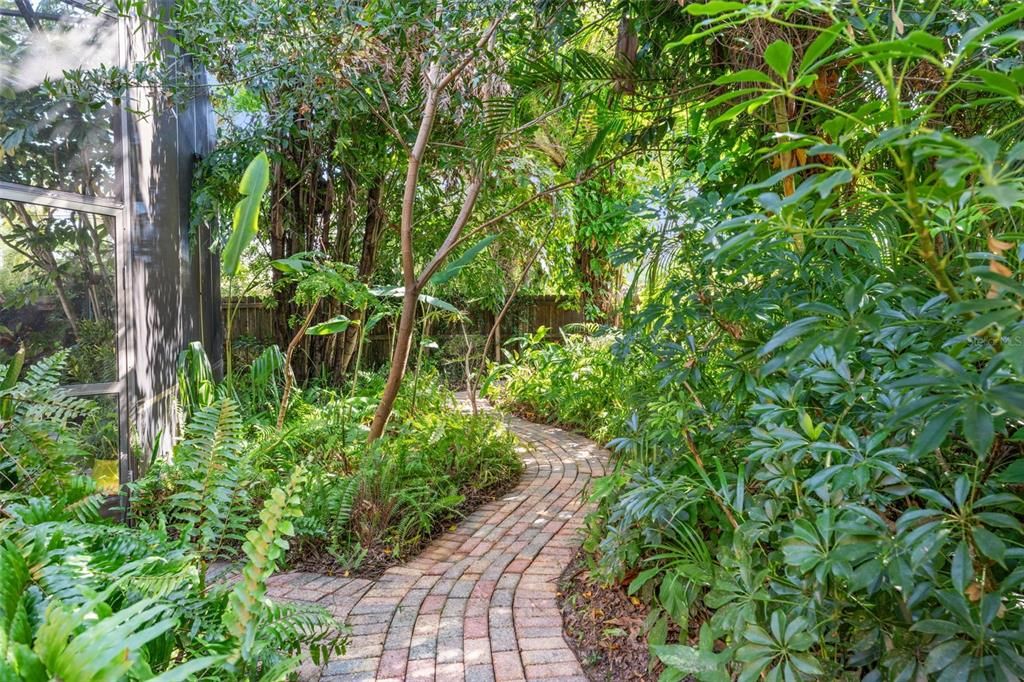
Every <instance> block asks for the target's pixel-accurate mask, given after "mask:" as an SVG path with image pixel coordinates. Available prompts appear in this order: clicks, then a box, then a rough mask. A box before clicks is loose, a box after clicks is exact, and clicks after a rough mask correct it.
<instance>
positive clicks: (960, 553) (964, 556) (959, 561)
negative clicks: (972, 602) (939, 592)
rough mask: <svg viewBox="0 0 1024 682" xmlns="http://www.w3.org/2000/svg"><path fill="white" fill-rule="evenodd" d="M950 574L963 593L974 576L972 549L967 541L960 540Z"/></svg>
mask: <svg viewBox="0 0 1024 682" xmlns="http://www.w3.org/2000/svg"><path fill="white" fill-rule="evenodd" d="M949 575H950V578H952V579H953V587H955V588H956V591H957V592H960V593H961V594H963V592H964V590H966V589H967V585H968V584H970V582H971V580H972V579H973V578H974V565H973V564H972V562H971V554H970V550H969V549H968V547H967V543H966V542H963V541H962V540H961V541H960V544H958V545H957V547H956V551H954V552H953V560H952V562H950V566H949Z"/></svg>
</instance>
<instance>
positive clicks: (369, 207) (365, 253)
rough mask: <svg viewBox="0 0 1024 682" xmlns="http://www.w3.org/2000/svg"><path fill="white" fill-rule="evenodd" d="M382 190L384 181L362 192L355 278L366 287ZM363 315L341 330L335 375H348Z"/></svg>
mask: <svg viewBox="0 0 1024 682" xmlns="http://www.w3.org/2000/svg"><path fill="white" fill-rule="evenodd" d="M383 186H384V179H383V178H381V177H378V178H375V179H374V180H373V182H372V183H371V184H370V187H369V189H368V190H367V192H366V221H365V223H364V225H363V243H362V250H361V253H360V256H359V265H358V267H357V268H356V276H357V277H358V278H359V281H360V282H363V283H364V284H369V283H370V281H371V280H372V279H373V272H374V270H375V269H376V266H377V251H378V246H379V245H380V237H381V234H382V233H383V232H384V225H385V222H386V221H385V219H386V217H387V216H386V215H385V213H384V206H383V204H382V203H381V191H382V189H383ZM365 317H366V316H365V315H364V314H363V313H359V314H358V320H357V321H358V322H359V324H358V325H351V326H350V327H349V328H348V329H346V330H345V333H344V335H343V336H342V337H341V338H342V341H343V345H342V351H341V354H340V358H339V361H338V364H337V369H338V373H339V374H345V373H346V372H348V368H349V365H351V364H352V358H353V357H355V354H356V348H357V347H358V346H359V343H360V333H359V330H360V328H361V327H362V325H363V324H364V323H365V322H366V320H365Z"/></svg>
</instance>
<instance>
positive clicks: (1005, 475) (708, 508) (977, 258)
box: [491, 2, 1024, 680]
mask: <svg viewBox="0 0 1024 682" xmlns="http://www.w3.org/2000/svg"><path fill="white" fill-rule="evenodd" d="M976 9H977V11H978V13H976V14H975V13H968V12H966V11H963V12H961V11H959V10H958V9H957V8H955V7H950V6H948V5H947V4H941V5H940V4H929V6H928V7H921V8H917V7H916V6H915V7H914V8H911V7H909V6H906V7H904V8H903V9H900V8H899V6H896V8H895V9H893V10H892V11H891V12H890V11H889V9H888V8H886V9H885V10H881V9H879V10H874V9H872V10H868V9H866V8H863V7H861V6H860V5H859V4H858V3H825V4H821V3H797V2H786V3H775V4H774V5H773V6H772V7H771V8H766V7H762V6H760V5H753V4H751V5H747V4H744V3H733V2H710V3H707V4H704V5H698V4H690V3H687V5H686V10H687V11H688V12H689V14H690V15H691V16H693V17H694V19H693V23H692V24H691V27H690V31H692V32H690V33H682V34H677V35H678V37H677V44H676V47H675V49H689V50H695V49H697V48H699V47H700V46H706V45H707V44H708V42H709V41H712V42H718V41H722V42H726V41H729V40H733V41H735V40H747V41H749V42H748V48H756V50H757V56H758V59H757V60H754V61H753V62H752V63H750V64H747V65H743V64H738V65H737V68H735V69H734V70H733V71H732V72H727V73H724V74H721V75H720V76H718V77H717V79H716V80H715V81H714V86H715V88H716V89H717V92H714V91H713V94H709V95H708V96H707V97H706V98H704V99H698V100H697V101H696V102H694V103H692V108H691V109H690V111H689V117H690V120H691V121H695V122H696V124H695V125H692V126H691V128H690V135H692V137H691V138H690V139H691V140H692V145H693V146H692V147H691V148H690V149H689V150H688V151H687V152H686V154H685V156H686V164H685V170H680V171H678V172H675V173H673V174H672V175H671V176H670V177H667V178H665V181H664V182H663V183H662V184H661V186H659V187H658V188H657V189H656V190H654V191H652V192H651V193H650V195H649V196H648V197H646V198H644V199H643V200H642V201H639V202H638V203H637V209H636V210H638V211H640V212H642V213H644V214H646V215H647V216H648V217H649V219H650V226H651V227H650V230H649V234H648V235H647V237H646V238H644V239H641V240H637V241H636V243H635V244H634V245H632V246H629V247H626V248H624V249H622V250H620V258H621V262H623V263H624V264H626V263H628V264H631V266H632V268H633V272H634V274H635V286H634V288H632V289H631V291H630V294H631V295H632V296H633V298H632V300H631V301H628V302H627V303H628V304H632V310H631V311H630V312H629V314H628V318H627V319H626V320H625V323H624V327H623V329H622V330H620V331H608V330H604V331H602V330H597V329H595V330H592V331H594V332H595V333H594V334H593V335H589V336H587V335H584V336H574V337H570V338H569V339H567V341H566V342H565V343H564V344H561V345H554V346H551V345H538V344H536V343H534V344H529V345H527V346H526V347H524V348H523V349H522V350H521V351H519V352H518V353H517V354H515V355H514V357H513V363H512V364H510V365H508V366H505V367H502V368H499V370H498V371H497V374H496V375H495V376H494V377H493V379H492V384H491V387H492V388H491V390H492V392H494V393H495V394H496V395H497V396H498V397H499V399H500V400H501V401H503V402H504V403H505V404H509V405H513V406H518V407H519V408H520V409H522V410H525V411H528V412H531V413H534V414H538V415H541V416H543V417H545V418H548V419H552V420H556V421H560V422H563V423H567V424H570V425H573V426H576V427H578V428H582V429H584V430H586V431H589V432H590V433H594V434H596V435H597V436H598V437H601V438H603V439H606V440H610V442H611V445H612V447H613V448H614V449H615V450H616V452H617V453H618V456H617V465H616V469H615V471H614V473H613V474H612V475H610V476H609V477H607V478H605V479H603V480H601V481H600V482H598V483H596V484H595V486H594V496H595V499H596V500H597V502H598V504H599V510H598V511H597V512H596V513H595V514H594V515H593V516H592V517H591V520H590V524H589V529H590V534H589V541H588V547H589V549H590V550H591V552H592V553H593V554H592V556H593V561H594V565H595V568H596V569H597V570H598V571H600V573H601V574H602V575H604V576H605V577H606V579H608V580H610V581H623V584H624V585H627V586H628V590H629V592H630V593H631V594H638V595H641V596H644V597H645V598H648V599H651V600H654V601H655V602H656V603H657V604H658V605H659V609H658V610H656V611H655V612H654V615H653V616H652V619H651V620H650V622H649V623H648V625H649V627H650V631H649V633H648V639H649V641H650V642H651V643H652V644H653V649H654V653H655V654H656V655H657V657H658V658H660V660H661V661H662V662H663V663H664V664H666V666H667V669H666V672H665V673H664V678H665V679H680V678H682V677H684V676H685V675H687V674H691V675H695V676H696V677H697V678H698V679H702V680H719V679H729V678H730V676H731V675H738V677H739V679H743V680H754V679H760V678H762V677H763V678H764V679H811V678H815V679H840V678H843V679H846V678H860V677H864V678H869V679H899V680H912V679H926V678H933V677H936V678H939V679H942V680H961V679H972V680H973V679H979V680H980V679H993V680H1013V679H1019V678H1020V677H1021V676H1022V675H1024V658H1022V657H1021V654H1020V651H1021V648H1022V644H1024V642H1022V637H1024V635H1022V633H1024V611H1022V610H1021V606H1020V604H1021V600H1020V596H1021V592H1022V578H1024V563H1022V559H1024V553H1022V547H1024V546H1022V540H1024V537H1022V530H1024V528H1022V526H1021V514H1022V512H1024V508H1022V505H1021V503H1022V501H1021V498H1020V497H1019V495H1018V492H1019V485H1020V484H1021V483H1022V482H1024V481H1022V478H1021V468H1020V466H1019V465H1020V456H1021V444H1020V443H1021V437H1022V433H1024V431H1021V427H1022V425H1024V424H1022V420H1024V383H1022V378H1024V377H1022V374H1024V352H1022V350H1024V345H1022V344H1021V335H1022V333H1024V323H1022V319H1021V310H1022V307H1021V306H1022V302H1024V288H1022V286H1021V284H1020V282H1019V274H1020V265H1021V261H1020V259H1021V255H1022V251H1021V249H1020V248H1019V244H1018V242H1019V240H1020V239H1021V238H1022V235H1021V233H1020V229H1019V225H1020V220H1021V218H1022V217H1024V213H1022V211H1021V207H1022V203H1021V201H1022V199H1024V182H1022V181H1024V176H1022V169H1024V166H1022V162H1024V146H1022V143H1021V142H1020V133H1021V131H1022V130H1024V123H1022V119H1021V108H1020V103H1021V99H1020V97H1021V94H1020V93H1021V91H1022V88H1024V63H1022V59H1021V50H1020V44H1021V38H1022V35H1021V33H1020V31H1019V30H1018V29H1019V26H1020V22H1021V21H1022V19H1024V10H1022V9H1021V8H1020V7H1019V5H1014V4H1013V3H1009V4H1006V5H1004V6H999V4H998V3H995V4H993V5H990V6H988V7H987V8H980V7H979V8H976ZM986 10H987V11H986ZM714 36H722V37H720V38H715V37H714ZM680 40H681V42H678V41H680ZM744 58H746V57H744ZM740 66H746V67H747V68H742V69H741V68H739V67H740ZM780 117H781V118H784V119H785V121H784V123H785V127H782V126H781V125H780ZM759 119H760V120H763V121H765V123H766V126H767V127H768V131H767V132H768V133H769V134H768V135H767V136H764V132H765V129H764V128H759V127H758V126H757V125H756V123H757V121H758V120H759ZM751 124H754V125H751ZM765 160H772V165H773V166H774V168H771V167H770V166H769V164H768V163H766V161H765ZM666 619H671V620H673V621H675V622H677V623H679V624H680V625H682V626H684V632H685V631H686V626H689V629H690V636H689V637H684V638H683V641H682V642H681V643H679V644H673V643H666V642H665V641H664V640H665V632H666V630H667V627H666V626H667V621H666ZM698 632H699V635H698Z"/></svg>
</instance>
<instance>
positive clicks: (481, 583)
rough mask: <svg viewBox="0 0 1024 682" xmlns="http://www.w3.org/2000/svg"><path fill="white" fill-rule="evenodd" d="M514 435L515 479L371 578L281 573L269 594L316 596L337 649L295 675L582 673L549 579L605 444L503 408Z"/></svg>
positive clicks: (449, 678) (569, 550) (571, 543)
mask: <svg viewBox="0 0 1024 682" xmlns="http://www.w3.org/2000/svg"><path fill="white" fill-rule="evenodd" d="M507 422H508V425H509V427H510V428H511V429H512V431H513V432H514V433H515V434H516V435H517V436H518V437H519V439H520V440H521V441H522V443H523V447H522V448H521V455H522V458H523V462H524V465H525V469H524V471H523V477H522V480H521V481H520V483H519V485H518V486H517V487H516V489H515V490H514V491H512V492H511V493H509V494H508V495H506V496H504V497H502V498H501V499H498V500H494V501H493V502H490V503H488V504H486V505H483V506H481V507H480V508H479V509H477V510H476V511H475V512H473V513H472V514H470V515H468V516H467V517H466V518H465V519H463V521H462V522H461V523H460V524H459V525H458V526H457V527H456V529H455V530H454V531H452V532H449V533H446V534H445V535H443V536H441V537H439V538H437V539H436V540H434V541H433V542H432V543H430V545H429V546H428V547H427V548H426V549H425V550H424V551H423V552H422V553H421V554H420V555H419V556H418V557H416V558H415V559H413V560H412V561H410V562H409V563H407V564H405V565H404V566H395V567H393V568H390V569H388V570H387V571H385V572H384V574H383V575H382V576H381V577H380V578H379V579H378V580H376V581H370V580H363V579H358V578H331V577H327V576H318V575H316V574H311V573H283V574H280V575H277V576H274V577H273V579H272V580H271V585H270V589H269V591H270V595H271V596H273V597H276V598H283V599H287V600H294V601H305V602H316V603H319V604H323V605H324V606H326V607H327V608H328V609H329V610H330V611H331V612H332V613H333V614H334V615H335V616H336V617H337V618H338V619H339V620H343V621H345V622H346V623H347V624H348V625H349V627H350V629H351V640H350V642H349V647H348V651H347V652H346V653H345V654H344V655H343V656H341V657H339V658H336V659H334V660H331V661H330V662H328V663H327V665H326V666H324V667H322V668H319V669H314V668H311V667H306V668H304V669H303V671H302V679H304V680H324V681H327V680H346V681H351V682H361V681H364V680H365V681H369V680H396V681H397V680H438V681H439V682H455V681H456V680H466V681H467V682H468V681H471V680H494V681H497V682H506V681H508V682H512V681H516V680H559V681H560V682H573V681H575V680H579V681H580V682H585V681H586V677H585V676H584V674H583V670H582V669H581V668H580V664H579V662H578V661H577V660H576V656H575V655H574V654H573V652H572V650H571V649H570V648H569V645H568V644H567V643H566V641H565V639H564V638H563V637H562V634H561V627H562V617H561V614H560V613H559V611H558V606H557V604H556V602H555V592H556V582H557V580H558V576H559V575H560V574H561V573H562V570H563V569H564V568H565V567H566V565H567V564H568V563H569V561H570V559H571V558H572V556H573V554H574V553H575V551H576V549H577V548H578V547H579V545H580V542H581V541H582V538H581V537H580V533H579V532H578V531H579V530H580V528H581V526H582V524H583V517H584V515H585V514H586V511H587V509H586V507H585V505H584V503H583V492H584V488H585V487H586V486H587V484H588V483H589V482H590V479H591V478H592V477H595V476H601V475H603V474H604V468H605V464H606V463H607V458H608V453H607V451H606V450H604V449H603V448H600V447H598V446H597V445H595V444H594V443H592V442H590V441H588V440H586V439H585V438H583V437H581V436H577V435H575V434H571V433H568V432H566V431H562V430H561V429H557V428H554V427H550V426H541V425H537V424H532V423H530V422H527V421H524V420H522V419H518V418H515V417H509V418H508V419H507Z"/></svg>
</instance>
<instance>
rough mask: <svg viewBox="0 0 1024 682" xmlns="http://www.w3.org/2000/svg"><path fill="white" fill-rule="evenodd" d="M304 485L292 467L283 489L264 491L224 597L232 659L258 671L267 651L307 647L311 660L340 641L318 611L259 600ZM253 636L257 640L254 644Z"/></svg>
mask: <svg viewBox="0 0 1024 682" xmlns="http://www.w3.org/2000/svg"><path fill="white" fill-rule="evenodd" d="M305 481H306V472H305V471H304V470H303V468H302V467H297V468H296V469H295V470H294V471H293V472H292V475H291V477H290V479H289V481H288V483H287V485H286V486H285V487H284V488H274V489H273V490H272V491H271V492H270V498H269V499H268V500H267V501H266V502H265V503H264V506H263V510H262V511H261V512H260V525H259V527H258V528H255V529H253V530H251V531H249V533H248V534H247V535H246V540H245V544H244V545H243V546H242V549H243V551H244V552H245V554H246V557H248V561H247V562H246V564H245V566H244V567H243V568H242V579H241V580H240V581H239V582H238V583H237V584H236V585H235V587H234V588H233V589H232V590H231V593H230V594H229V595H228V604H227V608H226V610H225V611H224V616H223V622H224V627H225V628H226V630H227V632H228V634H229V635H230V636H231V637H232V638H233V639H234V640H235V641H236V642H237V645H238V648H237V650H236V651H235V653H234V654H232V660H235V661H239V660H241V661H243V662H246V661H255V660H260V662H261V667H263V666H265V664H266V663H267V658H266V655H267V651H268V650H270V651H275V650H277V651H284V652H286V653H292V654H297V653H298V652H299V651H300V649H301V647H302V646H303V645H305V644H310V645H311V646H313V647H315V648H316V650H317V653H315V654H314V655H315V656H316V657H317V660H319V658H320V657H321V656H323V657H326V656H327V655H329V654H330V653H331V652H332V651H338V650H341V647H342V645H343V640H342V636H341V635H340V634H339V633H337V623H336V622H334V619H333V618H331V617H330V615H329V614H328V613H327V612H326V611H325V610H324V609H322V608H310V607H306V608H298V607H294V608H293V607H272V606H271V605H270V604H269V603H268V602H267V601H266V599H265V596H266V592H267V579H268V578H269V577H270V576H271V575H272V574H273V573H274V571H275V570H276V569H277V562H278V560H280V558H281V557H282V556H283V553H284V550H286V549H287V548H288V541H287V540H285V539H284V538H286V537H288V536H291V535H294V534H295V529H294V526H293V525H292V521H291V519H293V518H298V517H301V516H302V509H301V504H302V503H301V500H300V498H299V493H300V492H301V490H302V486H303V484H304V483H305ZM257 634H259V636H260V638H261V639H259V640H257ZM275 664H276V665H283V663H281V662H277V663H275ZM285 667H286V668H287V667H288V666H287V665H286V666H285Z"/></svg>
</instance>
